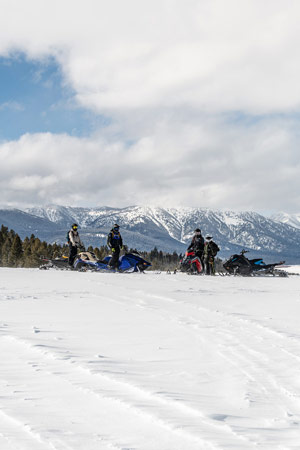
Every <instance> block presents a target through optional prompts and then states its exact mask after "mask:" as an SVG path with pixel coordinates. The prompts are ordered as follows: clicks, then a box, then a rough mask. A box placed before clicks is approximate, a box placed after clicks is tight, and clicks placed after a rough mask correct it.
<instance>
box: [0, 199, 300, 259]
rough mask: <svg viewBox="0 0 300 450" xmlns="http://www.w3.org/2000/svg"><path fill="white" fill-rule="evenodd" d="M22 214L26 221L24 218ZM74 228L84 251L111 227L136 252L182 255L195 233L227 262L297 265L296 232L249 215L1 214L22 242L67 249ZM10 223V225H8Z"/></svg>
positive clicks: (202, 211)
mask: <svg viewBox="0 0 300 450" xmlns="http://www.w3.org/2000/svg"><path fill="white" fill-rule="evenodd" d="M26 214H27V215H28V216H26ZM73 222H77V223H78V224H79V226H80V235H81V238H82V240H83V242H84V243H85V245H86V246H88V245H93V246H94V247H95V246H100V245H105V244H106V236H107V234H108V232H109V230H110V229H111V227H112V225H113V224H114V223H119V224H120V226H121V232H122V236H123V238H124V242H125V243H126V244H127V245H128V247H131V248H136V249H137V250H147V251H149V250H152V249H153V248H154V247H157V248H158V249H159V250H163V251H166V252H169V253H172V252H173V251H176V252H179V253H183V252H184V251H185V250H186V248H187V245H188V244H189V242H190V240H191V238H192V235H193V231H194V229H195V228H197V227H199V228H201V230H202V234H203V235H204V236H205V235H207V234H210V235H212V236H213V237H214V240H215V241H216V242H217V243H218V245H219V246H220V248H221V252H220V256H221V257H223V258H225V257H228V256H229V255H230V254H232V253H235V252H239V251H241V250H242V249H243V248H245V249H247V250H250V251H251V254H253V257H254V256H257V255H258V256H263V257H267V258H275V257H276V258H279V257H280V259H283V258H284V259H286V260H288V261H290V262H293V261H294V262H300V229H297V228H295V227H293V226H290V225H289V224H286V223H282V222H280V221H278V220H274V219H272V218H267V217H264V216H263V215H261V214H259V213H256V212H253V211H242V212H236V211H230V210H227V211H226V210H223V211H220V210H213V209H209V208H202V207H199V208H192V207H183V208H162V207H150V206H129V207H123V208H115V207H109V206H99V207H96V208H87V207H71V206H59V205H48V206H45V207H36V208H27V209H25V210H23V211H22V210H11V209H10V210H0V223H4V225H6V226H9V227H10V228H12V229H15V231H16V232H18V234H20V236H22V237H25V236H24V233H27V235H28V233H29V232H32V233H34V234H35V235H36V236H38V237H40V238H41V239H43V240H46V241H48V242H57V243H65V236H66V231H67V230H68V229H69V228H70V226H71V224H72V223H73ZM7 223H9V225H7Z"/></svg>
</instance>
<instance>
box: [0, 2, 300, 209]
mask: <svg viewBox="0 0 300 450" xmlns="http://www.w3.org/2000/svg"><path fill="white" fill-rule="evenodd" d="M0 6H1V17H0V85H1V89H0V188H1V194H2V195H1V201H0V203H1V206H2V207H3V206H9V207H27V206H37V205H41V206H43V205H46V204H51V203H53V204H61V205H70V206H101V205H109V206H115V207H123V206H128V205H134V204H138V205H153V206H169V207H172V206H195V207H208V208H214V209H233V210H254V211H259V212H262V211H265V212H266V211H269V212H279V211H285V212H289V213H299V211H300V207H299V201H300V177H299V168H300V167H299V166H300V157H299V144H300V133H299V119H300V88H299V79H300V56H299V52H298V50H297V49H298V48H299V44H300V29H299V26H298V24H299V19H300V4H299V2H298V1H293V0H285V1H283V0H266V1H264V2H261V1H258V0H242V1H241V0H227V1H226V2H224V1H223V0H211V1H209V2H207V1H204V0H188V1H186V0H185V1H184V0H152V1H151V2H145V1H141V0H127V1H126V2H124V1H123V0H114V1H111V2H104V1H102V0H85V1H84V2H83V1H82V0H76V1H74V0H73V1H72V2H71V1H69V0H64V1H63V2H61V1H60V2H59V1H58V0H51V1H48V0H44V1H43V2H40V1H38V0H27V1H26V2H19V1H17V0H0Z"/></svg>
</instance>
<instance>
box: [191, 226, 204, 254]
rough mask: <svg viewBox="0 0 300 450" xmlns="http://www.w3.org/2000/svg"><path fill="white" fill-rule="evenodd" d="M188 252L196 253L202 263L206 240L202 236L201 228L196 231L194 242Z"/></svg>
mask: <svg viewBox="0 0 300 450" xmlns="http://www.w3.org/2000/svg"><path fill="white" fill-rule="evenodd" d="M188 250H192V251H193V252H195V255H196V256H198V257H199V258H200V260H201V261H202V256H203V250H204V238H203V236H202V234H201V230H200V228H196V229H195V231H194V236H193V238H192V242H191V243H190V245H189V246H188Z"/></svg>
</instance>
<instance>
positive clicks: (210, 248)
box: [203, 241, 220, 258]
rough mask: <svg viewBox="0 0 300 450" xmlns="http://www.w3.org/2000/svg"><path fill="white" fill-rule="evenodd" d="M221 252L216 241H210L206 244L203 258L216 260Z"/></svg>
mask: <svg viewBox="0 0 300 450" xmlns="http://www.w3.org/2000/svg"><path fill="white" fill-rule="evenodd" d="M219 251H220V249H219V247H218V246H217V244H216V243H215V242H214V241H208V242H205V244H204V252H203V256H204V258H209V257H212V258H214V257H215V256H216V254H217V253H218V252H219Z"/></svg>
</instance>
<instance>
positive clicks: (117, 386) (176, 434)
mask: <svg viewBox="0 0 300 450" xmlns="http://www.w3.org/2000/svg"><path fill="white" fill-rule="evenodd" d="M2 339H3V338H2ZM4 339H5V340H6V341H10V342H14V343H16V344H17V346H21V347H22V348H24V347H25V348H26V349H27V350H30V352H31V353H33V355H31V356H39V358H41V357H42V360H43V363H44V364H45V365H46V369H45V368H43V367H42V365H41V361H40V359H39V362H36V363H32V362H31V363H30V364H32V367H33V366H34V367H35V370H39V371H44V372H47V374H48V375H51V376H56V377H57V376H58V377H62V378H65V377H66V372H65V373H63V372H62V371H60V372H59V374H58V373H57V365H58V364H59V365H63V366H64V367H63V369H64V371H65V368H66V363H69V364H68V371H67V377H66V378H65V380H64V381H67V382H68V383H70V384H71V385H72V386H73V387H75V389H76V390H79V391H81V392H86V393H90V394H92V395H93V396H94V397H95V396H96V397H97V398H99V399H100V400H103V399H105V400H107V401H109V402H111V403H113V404H114V408H115V409H116V408H119V407H120V405H121V406H122V407H123V408H124V407H125V410H126V413H127V414H128V413H132V414H134V415H135V416H136V419H141V418H142V419H146V420H147V421H149V420H150V421H151V423H152V424H154V425H156V427H159V428H161V427H163V428H165V429H166V430H167V432H168V433H171V434H172V435H173V440H174V439H175V441H174V443H173V444H170V445H173V447H172V448H174V449H175V448H178V447H177V446H176V444H175V442H176V441H177V440H178V439H180V438H181V439H184V440H185V441H186V443H185V444H184V445H185V447H182V450H183V449H184V448H189V449H192V448H194V445H196V447H195V449H204V450H206V449H209V448H211V449H217V448H219V446H218V445H216V444H213V443H211V442H209V441H206V440H205V439H203V438H201V437H200V436H196V435H193V434H191V433H189V432H187V431H186V430H185V429H180V428H179V427H174V426H173V425H172V424H170V423H167V422H165V421H163V420H162V419H161V418H157V417H156V416H153V414H150V413H149V412H148V411H147V410H146V411H145V410H144V409H145V404H146V407H148V408H149V409H151V411H153V408H155V409H157V408H160V407H161V405H166V406H167V412H168V408H169V406H170V405H169V403H171V402H169V401H166V400H165V399H161V398H154V397H153V395H152V394H148V393H147V392H143V391H142V390H141V389H140V388H136V387H134V386H130V385H128V383H125V382H120V381H116V380H112V379H110V378H109V377H107V376H105V375H103V374H98V373H97V374H92V373H91V372H90V370H89V369H87V368H82V367H81V366H77V367H75V368H74V364H72V361H68V360H62V359H59V360H57V359H56V357H55V355H53V354H52V353H49V352H48V351H47V350H46V351H41V350H40V349H39V348H35V347H32V346H31V345H30V344H28V343H26V342H24V341H19V340H18V339H17V338H15V337H6V338H4ZM30 359H31V360H32V359H33V358H32V357H31V358H30ZM49 360H50V361H51V360H54V362H55V364H54V368H53V369H52V370H55V373H54V372H52V371H51V367H49ZM70 362H71V364H70ZM37 367H38V369H37ZM74 371H76V374H75V375H74ZM82 372H84V374H85V379H84V381H85V380H86V374H87V373H88V375H89V378H90V379H94V378H95V375H97V377H99V380H100V382H101V384H103V382H106V384H108V386H106V390H107V391H108V395H107V394H105V392H104V393H103V392H99V391H98V392H97V391H95V390H94V389H93V388H91V387H90V385H89V387H88V388H86V387H83V386H81V385H83V384H84V381H83V380H82V379H81V377H80V376H78V374H79V373H82ZM70 375H71V378H72V377H73V379H70ZM124 388H125V389H126V390H129V391H130V395H129V397H130V398H132V396H135V401H138V402H139V403H142V405H143V406H142V410H141V407H137V406H136V405H132V404H131V403H128V401H127V402H126V401H125V400H124V398H122V399H120V398H118V394H117V398H116V397H115V396H113V394H112V392H114V391H115V392H117V393H118V392H119V391H120V390H124ZM102 389H103V388H102ZM122 397H124V394H123V395H122ZM125 397H128V392H127V393H126V396H125ZM152 397H153V398H152ZM149 400H150V401H149ZM147 402H148V405H147ZM158 403H159V405H160V406H159V407H158V406H157V404H158ZM178 406H179V409H180V410H181V409H182V408H181V406H180V405H176V403H171V408H172V409H173V408H174V407H178ZM183 409H184V410H185V409H186V408H185V407H184V408H183ZM193 413H194V415H196V416H197V420H199V414H198V413H197V412H195V411H193ZM189 416H190V417H189V419H190V420H191V419H192V416H191V414H190V411H189ZM201 425H202V427H201V428H200V431H202V428H203V425H204V426H205V427H207V426H208V425H209V426H211V424H207V423H205V422H204V423H203V424H201ZM212 428H213V430H212V431H211V432H210V434H211V435H213V433H216V431H217V430H216V428H217V427H216V425H215V424H213V427H212ZM220 428H226V426H225V427H220ZM204 431H206V430H204ZM217 433H218V435H219V433H220V430H219V429H218V431H217ZM206 434H207V431H206ZM226 437H227V436H226ZM224 439H226V438H223V437H222V442H223V440H224ZM243 441H244V440H243V439H242V442H243ZM240 444H241V441H239V446H238V447H236V448H240ZM56 448H60V447H56V446H55V449H56ZM89 448H90V447H89ZM114 448H115V447H114ZM119 448H120V449H121V447H119ZM122 448H123V447H122ZM161 448H162V449H163V448H165V447H161ZM169 448H171V447H166V449H169ZM231 448H234V447H231ZM243 448H247V447H243ZM251 448H252V447H251ZM116 450H117V447H116Z"/></svg>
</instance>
